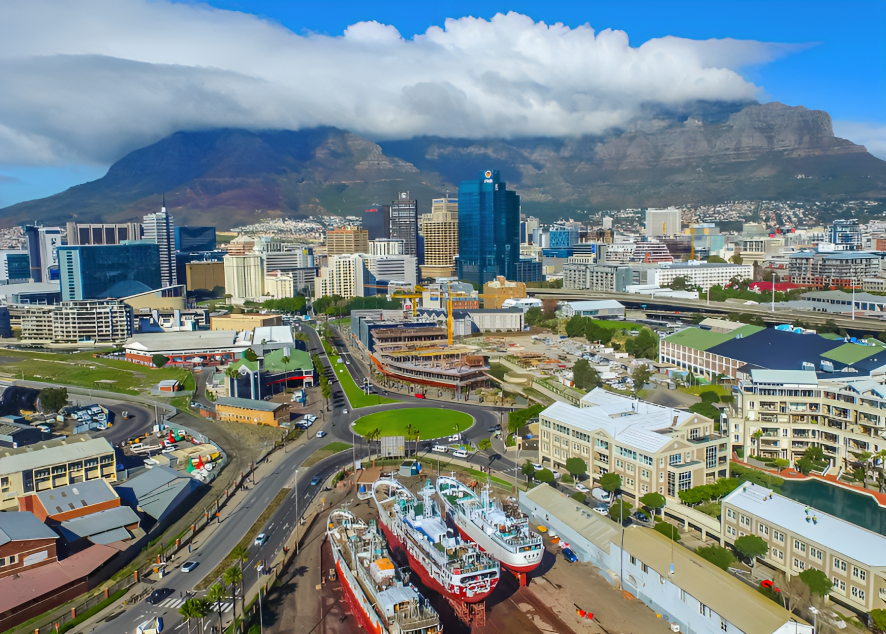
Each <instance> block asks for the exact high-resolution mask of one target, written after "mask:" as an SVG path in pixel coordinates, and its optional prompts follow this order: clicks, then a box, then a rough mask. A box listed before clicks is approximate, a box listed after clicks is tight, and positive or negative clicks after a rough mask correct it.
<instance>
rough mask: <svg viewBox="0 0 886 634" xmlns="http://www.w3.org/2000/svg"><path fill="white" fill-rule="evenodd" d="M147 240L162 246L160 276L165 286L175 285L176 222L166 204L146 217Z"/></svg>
mask: <svg viewBox="0 0 886 634" xmlns="http://www.w3.org/2000/svg"><path fill="white" fill-rule="evenodd" d="M144 226H145V240H146V241H148V242H154V243H155V244H156V245H157V246H159V247H160V276H161V278H162V281H163V286H175V285H176V284H177V281H176V280H177V279H178V276H177V275H176V270H175V223H174V222H173V220H172V216H171V215H169V214H168V213H166V207H165V206H164V207H163V208H162V209H161V210H160V211H159V212H157V213H155V214H148V215H147V216H145V217H144Z"/></svg>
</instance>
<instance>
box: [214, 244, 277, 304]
mask: <svg viewBox="0 0 886 634" xmlns="http://www.w3.org/2000/svg"><path fill="white" fill-rule="evenodd" d="M224 266H225V291H226V294H228V295H231V303H232V304H242V303H243V302H245V301H246V300H259V301H261V297H262V296H263V295H264V294H265V272H266V271H267V269H266V268H265V259H264V257H263V256H262V255H260V254H258V253H250V254H249V255H226V256H225V258H224Z"/></svg>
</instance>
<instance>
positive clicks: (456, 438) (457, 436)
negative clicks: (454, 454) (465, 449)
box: [449, 434, 461, 442]
mask: <svg viewBox="0 0 886 634" xmlns="http://www.w3.org/2000/svg"><path fill="white" fill-rule="evenodd" d="M460 440H461V434H453V435H452V436H450V437H449V442H458V441H460Z"/></svg>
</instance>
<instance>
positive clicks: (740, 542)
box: [734, 535, 769, 567]
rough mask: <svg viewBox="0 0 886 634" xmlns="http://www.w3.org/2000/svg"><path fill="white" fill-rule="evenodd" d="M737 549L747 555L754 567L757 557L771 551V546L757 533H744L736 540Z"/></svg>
mask: <svg viewBox="0 0 886 634" xmlns="http://www.w3.org/2000/svg"><path fill="white" fill-rule="evenodd" d="M734 546H735V550H737V551H738V552H739V553H740V554H741V555H743V556H744V557H747V558H748V559H749V560H750V562H751V566H752V567H753V565H754V562H755V561H756V560H757V557H762V556H763V555H765V554H766V553H768V552H769V546H768V545H767V544H766V542H765V541H763V539H762V538H760V537H757V536H756V535H743V536H741V537H739V538H738V539H736V540H735V544H734Z"/></svg>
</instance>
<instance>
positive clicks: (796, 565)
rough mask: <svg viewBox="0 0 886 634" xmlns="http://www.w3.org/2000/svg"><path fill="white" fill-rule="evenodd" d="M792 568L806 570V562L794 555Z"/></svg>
mask: <svg viewBox="0 0 886 634" xmlns="http://www.w3.org/2000/svg"><path fill="white" fill-rule="evenodd" d="M794 570H806V562H804V561H801V560H799V559H797V558H796V557H794Z"/></svg>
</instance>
